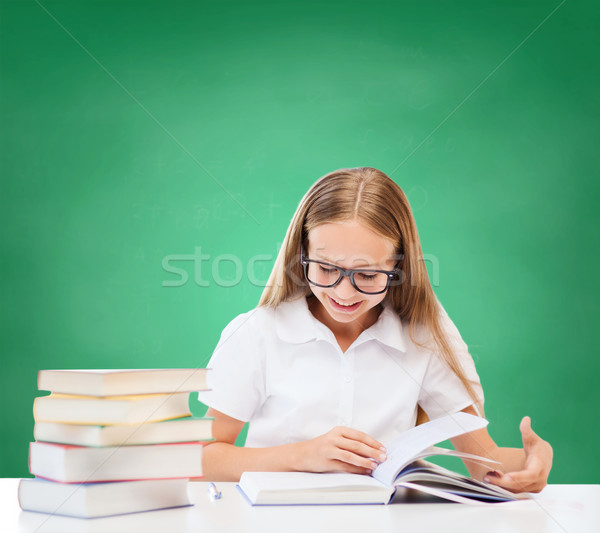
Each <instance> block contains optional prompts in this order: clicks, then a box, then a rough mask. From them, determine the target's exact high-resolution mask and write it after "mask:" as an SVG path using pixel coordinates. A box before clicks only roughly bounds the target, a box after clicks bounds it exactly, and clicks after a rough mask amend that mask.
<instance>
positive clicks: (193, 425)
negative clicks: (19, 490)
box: [33, 416, 214, 446]
mask: <svg viewBox="0 0 600 533" xmlns="http://www.w3.org/2000/svg"><path fill="white" fill-rule="evenodd" d="M213 420H214V419H213V418H210V417H202V418H195V417H191V416H189V417H186V418H178V419H175V420H165V421H162V422H151V423H146V424H126V425H125V424H123V425H113V426H97V425H83V424H65V423H58V422H36V423H35V425H34V426H33V437H34V438H35V440H37V441H42V442H56V443H59V444H73V445H75V446H134V445H140V444H162V443H167V442H198V441H209V440H212V423H213Z"/></svg>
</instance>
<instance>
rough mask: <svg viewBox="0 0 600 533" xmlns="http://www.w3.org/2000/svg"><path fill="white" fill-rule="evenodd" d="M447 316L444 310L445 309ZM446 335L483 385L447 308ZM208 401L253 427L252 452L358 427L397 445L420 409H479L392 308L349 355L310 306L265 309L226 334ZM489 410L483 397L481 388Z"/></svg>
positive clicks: (434, 412)
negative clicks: (340, 428)
mask: <svg viewBox="0 0 600 533" xmlns="http://www.w3.org/2000/svg"><path fill="white" fill-rule="evenodd" d="M440 307H441V306H440ZM442 316H443V320H442V323H443V326H444V329H445V330H446V331H447V332H448V333H449V336H450V338H451V339H452V345H453V347H454V349H455V352H456V353H457V355H458V357H459V360H460V362H461V364H462V365H463V369H464V370H465V373H466V375H467V377H468V378H469V379H471V380H474V381H476V382H477V383H479V377H478V376H477V372H476V371H475V365H474V363H473V359H472V358H471V356H470V354H469V352H468V349H467V346H466V344H465V343H464V342H463V340H462V339H461V337H460V334H459V333H458V331H457V329H456V327H455V326H454V324H453V323H452V321H451V320H450V319H449V318H448V316H447V314H446V313H445V311H444V310H443V308H442ZM208 368H211V369H212V370H211V371H209V373H208V385H209V387H210V388H211V389H212V390H210V391H203V392H200V393H199V397H198V399H199V400H200V401H201V402H203V403H205V404H206V405H209V406H210V407H212V408H214V409H216V410H217V411H221V412H222V413H224V414H226V415H228V416H231V417H233V418H236V419H238V420H242V421H244V422H247V421H249V422H250V426H249V429H248V437H247V440H246V446H249V447H266V446H277V445H281V444H288V443H292V442H297V441H302V440H308V439H311V438H314V437H317V436H319V435H322V434H324V433H326V432H328V431H329V430H330V429H332V428H333V427H335V426H348V427H352V428H355V429H358V430H360V431H364V432H365V433H367V434H369V435H371V436H372V437H374V438H375V439H378V440H379V441H380V442H389V441H390V440H391V439H392V438H393V437H394V436H395V435H397V434H398V433H400V432H402V431H405V430H407V429H409V428H411V427H413V426H414V425H415V422H416V414H417V404H420V405H421V406H422V408H423V409H424V410H425V412H426V413H427V414H428V415H429V417H430V418H437V417H439V416H442V415H445V414H447V413H453V412H457V411H460V410H461V409H464V408H465V407H467V406H469V405H471V404H473V401H472V399H471V398H470V396H469V394H468V393H467V391H466V390H465V388H464V386H463V385H462V383H461V382H460V380H459V379H458V378H457V377H456V375H455V374H454V373H453V372H452V371H451V370H450V369H449V368H448V367H447V366H446V365H445V364H444V363H442V362H441V361H440V360H439V358H438V357H437V356H436V355H434V354H433V353H432V352H431V351H429V350H425V349H422V348H419V347H417V346H416V345H415V344H414V343H413V342H412V341H411V339H410V337H409V335H408V324H404V323H403V322H401V320H400V318H399V317H398V315H397V314H396V313H395V312H394V311H393V309H392V308H391V307H389V306H387V305H386V304H385V303H384V309H383V311H382V312H381V314H380V315H379V318H378V319H377V322H375V324H373V325H372V326H371V327H370V328H368V329H366V330H365V331H363V332H362V333H361V334H360V335H359V337H358V338H357V339H356V340H355V341H354V342H353V343H352V345H351V346H350V347H349V348H348V349H347V350H346V352H342V350H341V348H340V346H339V344H338V343H337V340H336V338H335V336H334V335H333V333H332V331H331V330H330V329H329V328H328V327H327V326H325V325H324V324H323V323H321V322H320V321H318V320H317V319H316V318H315V317H314V316H313V314H312V313H311V312H310V310H309V309H308V303H307V301H306V298H305V297H302V298H300V299H298V300H295V301H290V302H284V303H282V304H280V305H279V306H278V307H277V308H276V309H273V308H268V307H257V308H255V309H252V310H251V311H249V312H247V313H243V314H241V315H238V316H237V317H236V318H234V319H233V320H232V321H231V322H230V323H229V324H228V325H227V326H226V327H225V329H224V330H223V333H222V334H221V338H220V340H219V343H218V345H217V347H216V348H215V351H214V353H213V355H212V358H211V360H210V362H209V364H208ZM476 390H477V392H478V393H479V396H480V399H481V403H483V393H482V391H481V387H480V386H478V387H476Z"/></svg>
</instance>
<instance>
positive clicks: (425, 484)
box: [238, 412, 530, 505]
mask: <svg viewBox="0 0 600 533" xmlns="http://www.w3.org/2000/svg"><path fill="white" fill-rule="evenodd" d="M487 423H488V422H487V420H485V419H483V418H480V417H477V416H473V415H469V414H467V413H462V412H460V413H454V414H451V415H448V416H445V417H442V418H437V419H435V420H431V421H430V422H427V423H425V424H422V425H420V426H417V427H415V428H412V429H409V430H408V431H405V432H404V433H401V434H400V435H398V436H397V437H396V438H395V439H394V440H393V441H392V442H390V443H384V444H386V450H387V460H386V461H385V462H383V463H381V464H380V465H379V466H378V467H377V468H376V469H375V470H374V471H373V474H372V475H371V476H366V475H360V474H347V473H328V474H317V473H310V472H244V473H243V474H242V477H241V479H240V482H239V485H238V488H239V489H240V491H241V492H242V493H243V494H244V495H245V496H246V498H247V499H248V501H249V502H250V503H251V504H252V505H277V504H279V505H282V504H351V503H353V504H367V503H379V504H385V503H389V502H390V501H391V500H392V498H393V496H394V493H395V492H396V491H397V489H398V488H399V487H404V488H407V489H416V490H419V491H421V492H424V493H427V494H430V495H432V496H437V497H441V498H444V499H446V500H451V501H454V502H460V503H486V502H505V501H513V500H519V499H527V498H529V497H530V496H529V494H527V493H522V494H514V493H512V492H509V491H507V490H504V489H501V488H500V487H496V486H495V485H491V484H488V483H484V482H481V481H477V480H475V479H472V478H470V477H467V476H463V475H461V474H457V473H455V472H452V471H450V470H447V469H445V468H442V467H440V466H437V465H433V464H431V463H426V462H424V461H422V459H424V458H425V457H430V456H432V455H453V456H456V457H461V458H462V459H468V460H470V461H476V462H483V463H485V464H486V465H489V464H494V463H497V462H496V461H493V460H490V459H488V458H485V457H479V456H477V455H472V454H468V453H463V452H458V451H455V450H448V449H445V448H438V447H435V446H434V445H435V444H437V443H439V442H441V441H444V440H446V439H449V438H452V437H456V436H457V435H462V434H463V433H469V432H471V431H475V430H477V429H481V428H483V427H485V426H486V425H487Z"/></svg>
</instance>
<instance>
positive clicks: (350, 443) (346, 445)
mask: <svg viewBox="0 0 600 533" xmlns="http://www.w3.org/2000/svg"><path fill="white" fill-rule="evenodd" d="M339 446H340V448H342V449H344V450H348V451H351V452H352V453H355V454H356V455H360V456H361V457H366V458H368V459H374V460H375V461H377V462H378V463H382V462H383V461H385V460H386V459H387V456H386V454H385V452H384V451H382V450H381V449H380V448H373V447H372V446H368V445H367V444H364V443H362V442H359V441H356V440H351V439H344V440H343V441H342V442H340V444H339Z"/></svg>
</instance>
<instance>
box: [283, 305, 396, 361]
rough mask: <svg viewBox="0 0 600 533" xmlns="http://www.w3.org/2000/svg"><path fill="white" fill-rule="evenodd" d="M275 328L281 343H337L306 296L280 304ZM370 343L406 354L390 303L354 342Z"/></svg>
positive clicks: (355, 343) (384, 306)
mask: <svg viewBox="0 0 600 533" xmlns="http://www.w3.org/2000/svg"><path fill="white" fill-rule="evenodd" d="M275 328H276V332H277V335H278V337H279V338H280V339H282V340H283V341H285V342H289V343H292V344H301V343H303V342H309V341H311V340H315V339H324V340H327V341H330V342H332V341H334V342H335V337H334V336H333V333H332V332H331V330H330V329H329V328H328V327H327V326H325V324H323V323H322V322H319V321H318V320H317V319H316V318H315V317H314V316H313V314H312V313H311V312H310V310H309V308H308V302H307V301H306V297H305V296H302V297H301V298H298V299H297V300H292V301H287V302H283V303H281V304H279V306H278V307H277V312H276V315H275ZM369 340H377V341H379V342H380V343H382V344H385V345H387V346H390V347H391V348H394V349H396V350H400V351H402V352H405V351H406V343H405V340H404V335H403V332H402V323H401V321H400V317H399V316H398V315H397V314H396V312H395V311H394V310H393V309H392V308H391V307H390V306H389V304H388V303H387V301H384V304H383V311H382V312H381V314H380V315H379V318H378V319H377V322H375V324H373V325H372V326H371V327H370V328H368V329H366V330H365V331H363V332H362V333H361V334H360V335H359V337H358V339H356V341H354V345H358V344H362V343H363V342H367V341H369Z"/></svg>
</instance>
